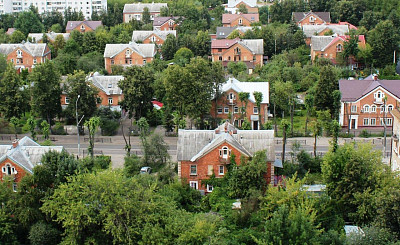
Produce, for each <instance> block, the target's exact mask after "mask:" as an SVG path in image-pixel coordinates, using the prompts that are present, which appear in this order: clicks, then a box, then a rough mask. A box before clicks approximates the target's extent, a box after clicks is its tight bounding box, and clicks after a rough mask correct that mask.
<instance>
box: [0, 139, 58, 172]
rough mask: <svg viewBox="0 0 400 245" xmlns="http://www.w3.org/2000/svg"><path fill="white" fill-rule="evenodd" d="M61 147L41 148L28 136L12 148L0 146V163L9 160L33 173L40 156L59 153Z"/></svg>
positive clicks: (10, 146)
mask: <svg viewBox="0 0 400 245" xmlns="http://www.w3.org/2000/svg"><path fill="white" fill-rule="evenodd" d="M63 150H64V147H63V146H41V145H39V144H38V143H36V142H35V141H33V140H32V139H31V138H29V137H28V136H25V137H24V138H22V139H20V140H19V141H18V145H17V146H16V147H15V148H14V147H13V146H12V145H0V162H3V161H4V160H6V159H10V160H11V161H12V162H14V163H15V164H17V165H19V166H20V167H22V168H24V169H25V170H26V171H27V172H29V173H31V174H32V173H33V168H34V167H35V166H36V165H39V164H40V163H41V160H42V156H43V155H44V154H45V153H47V152H49V151H57V152H61V151H63Z"/></svg>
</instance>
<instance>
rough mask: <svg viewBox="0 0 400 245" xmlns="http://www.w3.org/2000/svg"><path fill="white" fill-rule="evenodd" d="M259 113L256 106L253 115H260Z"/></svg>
mask: <svg viewBox="0 0 400 245" xmlns="http://www.w3.org/2000/svg"><path fill="white" fill-rule="evenodd" d="M258 113H259V111H258V107H257V106H254V107H253V114H258Z"/></svg>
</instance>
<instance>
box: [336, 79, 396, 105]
mask: <svg viewBox="0 0 400 245" xmlns="http://www.w3.org/2000/svg"><path fill="white" fill-rule="evenodd" d="M379 86H380V87H382V88H384V89H386V90H387V91H389V92H390V93H392V94H393V95H394V96H396V97H397V98H399V99H400V80H340V81H339V90H340V93H341V94H342V99H341V100H342V101H343V102H347V101H356V100H358V99H360V98H361V97H363V96H364V95H366V94H368V93H369V92H371V91H372V90H374V89H376V88H377V87H379Z"/></svg>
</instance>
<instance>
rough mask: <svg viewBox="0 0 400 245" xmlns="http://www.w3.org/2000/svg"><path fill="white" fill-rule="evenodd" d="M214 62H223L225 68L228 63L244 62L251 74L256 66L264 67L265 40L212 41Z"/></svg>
mask: <svg viewBox="0 0 400 245" xmlns="http://www.w3.org/2000/svg"><path fill="white" fill-rule="evenodd" d="M211 55H212V61H221V62H222V64H223V65H224V66H227V65H228V62H239V61H243V62H244V63H245V64H246V65H247V67H248V69H249V73H251V72H252V71H253V69H254V68H255V66H256V65H260V66H262V65H263V55H264V40H263V39H239V38H236V39H219V40H218V39H215V40H211Z"/></svg>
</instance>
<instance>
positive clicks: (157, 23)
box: [153, 16, 183, 27]
mask: <svg viewBox="0 0 400 245" xmlns="http://www.w3.org/2000/svg"><path fill="white" fill-rule="evenodd" d="M181 18H183V17H181V16H168V17H161V16H157V17H154V20H153V26H154V27H157V26H162V25H163V24H164V23H165V22H167V21H169V20H171V19H172V20H174V21H176V20H178V19H181Z"/></svg>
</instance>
